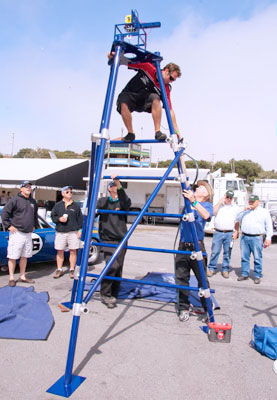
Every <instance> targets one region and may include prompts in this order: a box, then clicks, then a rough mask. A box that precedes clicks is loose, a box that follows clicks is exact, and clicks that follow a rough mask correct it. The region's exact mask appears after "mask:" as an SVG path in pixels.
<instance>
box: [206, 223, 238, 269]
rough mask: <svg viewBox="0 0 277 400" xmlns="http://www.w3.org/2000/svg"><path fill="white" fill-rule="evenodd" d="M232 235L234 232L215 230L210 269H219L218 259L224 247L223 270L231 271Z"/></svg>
mask: <svg viewBox="0 0 277 400" xmlns="http://www.w3.org/2000/svg"><path fill="white" fill-rule="evenodd" d="M232 235H233V232H226V233H224V232H218V231H215V232H214V237H213V242H212V254H211V258H210V262H209V265H208V268H209V269H210V270H212V271H215V270H216V269H217V260H218V257H219V254H220V252H221V249H222V247H223V260H222V271H229V265H230V256H231V252H230V243H231V240H232Z"/></svg>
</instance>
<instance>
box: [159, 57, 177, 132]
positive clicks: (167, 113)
mask: <svg viewBox="0 0 277 400" xmlns="http://www.w3.org/2000/svg"><path fill="white" fill-rule="evenodd" d="M155 54H156V53H155ZM157 54H158V53H157ZM154 64H155V67H156V71H157V77H158V81H159V84H160V89H161V94H162V101H163V105H164V108H165V113H166V117H167V123H168V127H169V132H170V135H173V134H174V126H173V122H172V118H171V113H170V108H169V104H168V100H167V95H166V91H165V85H164V81H163V76H162V71H161V61H160V60H155V61H154Z"/></svg>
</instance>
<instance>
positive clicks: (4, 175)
mask: <svg viewBox="0 0 277 400" xmlns="http://www.w3.org/2000/svg"><path fill="white" fill-rule="evenodd" d="M88 168H89V160H84V159H43V158H0V185H1V186H5V187H14V186H15V185H19V184H20V182H22V181H25V180H29V181H30V182H32V183H33V184H34V185H36V186H37V187H51V188H61V187H63V186H65V185H72V186H73V188H74V189H79V190H85V189H86V183H85V182H84V179H83V178H84V177H87V176H88Z"/></svg>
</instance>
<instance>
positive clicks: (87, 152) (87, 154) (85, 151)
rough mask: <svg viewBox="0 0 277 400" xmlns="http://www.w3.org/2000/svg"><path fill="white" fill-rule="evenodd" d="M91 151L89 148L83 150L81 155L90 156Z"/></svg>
mask: <svg viewBox="0 0 277 400" xmlns="http://www.w3.org/2000/svg"><path fill="white" fill-rule="evenodd" d="M90 155H91V151H90V150H84V151H83V153H82V157H84V158H90Z"/></svg>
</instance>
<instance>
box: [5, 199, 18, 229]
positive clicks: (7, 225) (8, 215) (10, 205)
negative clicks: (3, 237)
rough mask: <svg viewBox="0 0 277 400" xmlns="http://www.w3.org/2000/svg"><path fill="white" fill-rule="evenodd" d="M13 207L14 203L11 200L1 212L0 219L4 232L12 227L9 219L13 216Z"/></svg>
mask: <svg viewBox="0 0 277 400" xmlns="http://www.w3.org/2000/svg"><path fill="white" fill-rule="evenodd" d="M14 206H15V202H14V200H13V199H11V200H10V201H9V202H8V203H7V204H6V205H5V207H4V208H3V210H2V213H1V218H2V223H3V226H4V228H5V230H10V229H9V228H10V227H11V226H12V225H11V222H10V219H11V218H12V215H13V210H14ZM13 228H14V227H13ZM14 229H16V228H14Z"/></svg>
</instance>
